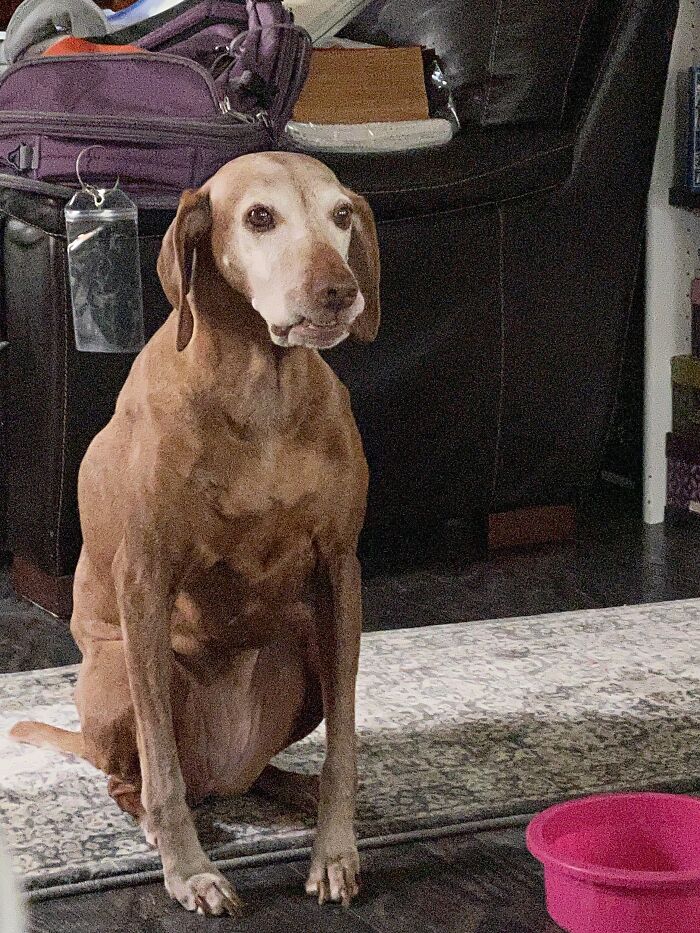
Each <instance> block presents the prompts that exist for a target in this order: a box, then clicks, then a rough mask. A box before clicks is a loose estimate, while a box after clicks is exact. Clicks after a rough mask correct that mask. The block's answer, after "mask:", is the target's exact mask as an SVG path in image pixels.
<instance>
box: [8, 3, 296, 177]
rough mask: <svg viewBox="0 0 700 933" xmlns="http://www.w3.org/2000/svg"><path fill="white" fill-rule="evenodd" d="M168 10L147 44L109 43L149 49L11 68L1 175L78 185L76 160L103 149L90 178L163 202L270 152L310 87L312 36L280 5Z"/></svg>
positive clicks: (85, 162)
mask: <svg viewBox="0 0 700 933" xmlns="http://www.w3.org/2000/svg"><path fill="white" fill-rule="evenodd" d="M181 7H186V9H183V10H181V12H179V13H178V12H177V11H178V10H180V8H181ZM168 12H169V13H170V14H171V16H170V18H169V20H168V21H167V22H161V23H160V24H153V23H152V22H151V26H154V25H155V28H151V29H148V30H146V31H145V32H144V34H143V35H140V36H134V37H128V36H126V35H125V33H126V32H127V30H124V31H122V32H121V33H115V34H113V36H112V37H111V38H112V39H113V40H114V41H115V42H116V43H119V44H123V43H125V42H130V43H131V44H138V45H140V46H141V47H143V48H147V49H148V51H145V52H142V53H137V52H134V53H126V54H124V53H119V54H85V55H74V56H49V57H40V58H28V59H24V60H22V61H20V62H19V63H17V64H16V65H13V66H12V67H11V68H9V69H8V70H7V72H6V73H5V75H4V77H3V78H2V80H1V81H0V160H2V162H3V164H4V166H5V170H6V171H8V172H10V173H11V174H15V175H18V176H21V177H23V178H25V179H34V180H38V181H44V182H51V183H56V184H66V185H72V184H76V183H77V177H76V170H75V166H76V160H77V158H78V156H79V154H80V153H81V152H82V151H83V150H85V149H86V148H87V147H89V146H99V148H94V149H91V150H90V151H89V152H87V153H86V154H85V155H84V157H83V158H82V159H81V163H80V170H81V175H82V177H83V178H84V179H85V180H86V181H89V182H90V183H92V184H98V185H111V184H112V183H113V182H114V181H115V180H116V178H117V177H118V178H119V179H120V181H121V184H122V186H123V187H124V188H125V189H127V190H128V191H130V192H134V193H135V194H137V195H138V194H147V193H150V192H157V193H159V194H168V193H179V192H181V191H182V190H183V189H185V188H196V187H199V185H201V184H202V183H203V182H204V181H205V180H206V179H207V178H209V177H210V176H211V175H212V174H213V173H214V172H215V171H216V170H217V169H218V168H220V166H221V165H223V164H225V163H226V162H228V161H230V160H231V159H233V158H235V157H236V156H239V155H243V154H245V153H248V152H257V151H261V150H265V149H273V148H275V147H276V145H277V143H278V140H279V136H280V134H281V133H282V132H283V130H284V126H285V124H286V122H287V120H288V119H289V117H290V115H291V111H292V108H293V106H294V102H295V101H296V99H297V97H298V95H299V92H300V91H301V87H302V85H303V82H304V80H305V78H306V74H307V71H308V63H309V56H310V51H311V41H310V38H309V36H308V33H306V32H305V30H303V29H301V28H299V27H296V26H294V25H293V24H292V23H291V21H290V14H288V13H287V11H286V10H284V8H283V7H282V4H281V2H280V0H247V3H246V4H245V6H244V5H243V4H241V3H237V2H234V0H199V2H196V3H192V2H187V3H185V4H181V5H180V7H176V8H174V9H173V10H170V11H168ZM244 14H245V20H244ZM154 19H155V20H158V19H160V17H154ZM148 23H149V21H146V25H148ZM143 25H144V24H139V26H137V27H134V28H135V29H138V28H139V27H140V26H143ZM166 50H167V51H166Z"/></svg>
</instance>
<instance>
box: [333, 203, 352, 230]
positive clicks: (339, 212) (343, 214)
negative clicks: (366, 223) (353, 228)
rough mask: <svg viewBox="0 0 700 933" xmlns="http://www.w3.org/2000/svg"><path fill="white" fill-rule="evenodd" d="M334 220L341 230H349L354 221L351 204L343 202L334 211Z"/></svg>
mask: <svg viewBox="0 0 700 933" xmlns="http://www.w3.org/2000/svg"><path fill="white" fill-rule="evenodd" d="M333 222H334V223H335V224H336V225H337V226H338V227H340V229H341V230H347V229H348V227H349V226H350V224H351V223H352V208H351V207H350V205H349V204H341V205H340V206H339V207H336V209H335V210H334V211H333Z"/></svg>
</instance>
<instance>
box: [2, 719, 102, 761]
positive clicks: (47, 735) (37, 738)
mask: <svg viewBox="0 0 700 933" xmlns="http://www.w3.org/2000/svg"><path fill="white" fill-rule="evenodd" d="M10 738H11V739H13V741H15V742H25V743H26V744H27V745H36V746H38V747H39V748H57V749H58V750H59V751H61V752H67V753H69V754H71V755H78V756H79V757H80V758H83V757H84V754H85V752H84V746H83V736H82V734H81V733H80V732H69V731H68V730H67V729H59V728H58V727H57V726H49V725H47V724H46V723H43V722H26V721H24V722H18V723H16V724H15V725H14V726H13V727H12V728H11V729H10Z"/></svg>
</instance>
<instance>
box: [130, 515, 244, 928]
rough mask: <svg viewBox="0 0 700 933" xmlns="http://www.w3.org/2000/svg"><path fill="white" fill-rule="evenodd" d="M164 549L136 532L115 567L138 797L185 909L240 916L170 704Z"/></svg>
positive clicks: (170, 587) (169, 884)
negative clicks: (195, 810)
mask: <svg viewBox="0 0 700 933" xmlns="http://www.w3.org/2000/svg"><path fill="white" fill-rule="evenodd" d="M161 544H162V541H161V542H160V543H159V541H158V540H157V535H156V534H155V533H154V532H153V531H149V532H148V533H138V532H136V533H134V532H132V533H131V534H130V535H129V536H128V537H127V538H126V539H125V540H124V541H123V542H122V545H121V547H120V549H119V551H118V553H117V555H116V557H115V560H114V564H113V572H114V580H115V586H116V591H117V599H118V603H119V611H120V616H121V626H122V634H123V638H124V647H125V655H126V665H127V672H128V676H129V688H130V691H131V697H132V701H133V704H134V713H135V719H136V736H137V742H138V750H139V761H140V765H141V779H142V791H141V798H142V802H143V806H144V809H145V810H146V817H147V819H148V823H149V827H150V829H151V830H152V832H153V834H154V836H155V838H156V842H157V845H158V850H159V852H160V856H161V859H162V861H163V874H164V878H165V887H166V889H167V891H168V893H169V894H170V896H171V897H173V898H175V899H177V900H178V901H179V902H180V903H181V904H182V905H183V907H186V908H187V910H197V911H199V912H200V913H205V914H223V913H229V914H233V915H236V914H239V913H240V910H241V902H240V900H239V899H238V896H237V895H236V893H235V891H234V890H233V888H232V887H231V885H230V884H229V883H228V882H227V881H226V879H225V878H224V876H223V875H222V874H221V873H220V872H219V871H217V870H216V868H214V866H213V865H212V863H211V862H210V861H209V859H208V858H207V857H206V855H205V854H204V851H203V850H202V847H201V846H200V844H199V840H198V839H197V832H196V829H195V826H194V822H193V820H192V815H191V813H190V810H189V807H188V806H187V803H186V799H185V784H184V780H183V777H182V771H181V769H180V761H179V758H178V752H177V745H176V740H175V731H174V726H173V714H172V706H171V686H172V675H173V652H172V648H171V643H170V613H171V610H172V606H173V602H174V598H175V586H176V577H175V574H174V572H173V570H172V569H171V567H172V564H171V563H170V561H169V560H166V559H165V557H166V555H167V554H168V550H167V548H165V547H161ZM168 556H170V555H168Z"/></svg>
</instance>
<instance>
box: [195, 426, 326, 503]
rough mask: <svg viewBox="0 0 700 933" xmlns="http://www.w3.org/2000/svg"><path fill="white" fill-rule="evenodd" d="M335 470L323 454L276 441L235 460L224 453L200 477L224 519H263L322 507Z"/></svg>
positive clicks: (251, 447)
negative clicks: (330, 474) (304, 507)
mask: <svg viewBox="0 0 700 933" xmlns="http://www.w3.org/2000/svg"><path fill="white" fill-rule="evenodd" d="M329 466H330V465H329V463H328V460H327V458H326V457H325V456H324V453H323V450H322V449H319V448H317V447H311V448H308V447H304V446H301V445H296V444H290V443H289V442H288V441H284V440H282V439H280V438H276V437H275V438H273V437H271V438H269V439H267V440H265V441H264V442H262V443H256V444H251V445H248V446H246V447H239V448H237V449H236V450H235V451H234V452H233V453H231V454H229V453H228V452H227V451H226V450H225V449H224V450H222V451H220V452H219V454H218V456H217V458H216V461H215V462H213V463H212V462H210V463H209V464H207V465H205V466H204V468H203V469H202V470H201V471H200V482H201V485H202V486H203V489H204V491H205V494H206V495H207V497H208V498H209V500H210V501H211V503H212V505H213V507H214V508H215V509H216V511H217V512H218V513H219V515H221V516H222V517H224V518H226V519H228V520H232V521H236V520H239V519H241V518H248V519H251V518H253V517H255V516H259V517H261V518H262V517H264V516H266V515H268V516H269V515H273V514H279V513H280V512H285V511H288V510H297V509H298V508H299V506H302V505H303V506H306V508H307V509H313V508H314V507H317V506H318V505H319V504H320V503H321V502H322V500H324V499H326V498H327V496H328V482H327V479H328V470H329ZM198 485H199V484H198Z"/></svg>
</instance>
